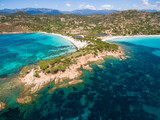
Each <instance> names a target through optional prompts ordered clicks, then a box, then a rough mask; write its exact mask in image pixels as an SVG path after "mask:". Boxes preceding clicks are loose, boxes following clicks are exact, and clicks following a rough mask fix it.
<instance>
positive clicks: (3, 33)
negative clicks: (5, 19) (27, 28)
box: [0, 32, 37, 35]
mask: <svg viewBox="0 0 160 120" xmlns="http://www.w3.org/2000/svg"><path fill="white" fill-rule="evenodd" d="M25 33H26V34H27V33H37V32H2V33H0V35H5V34H25Z"/></svg>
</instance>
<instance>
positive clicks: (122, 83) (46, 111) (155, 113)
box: [0, 38, 160, 120]
mask: <svg viewBox="0 0 160 120" xmlns="http://www.w3.org/2000/svg"><path fill="white" fill-rule="evenodd" d="M144 39H145V38H144ZM156 39H157V38H156ZM151 40H152V39H151ZM157 40H158V39H157ZM159 40H160V38H159ZM147 41H149V38H148V40H147ZM110 42H111V41H110ZM112 42H114V43H117V44H119V45H120V46H122V47H123V48H124V50H125V53H126V55H128V56H130V57H131V58H128V59H126V60H119V59H115V58H113V57H109V58H106V59H105V62H104V63H102V64H101V65H103V66H104V68H103V69H102V68H99V67H98V66H97V65H96V64H90V66H91V67H92V68H93V71H92V72H89V71H87V70H83V69H82V71H83V73H84V74H83V75H82V76H81V78H80V79H82V80H84V82H83V83H80V84H77V85H74V86H70V87H68V88H62V89H57V90H55V91H54V92H53V93H52V94H49V93H48V90H50V88H51V87H52V85H53V84H52V85H51V84H50V85H48V86H47V87H46V89H44V90H42V91H41V92H39V93H38V95H40V96H41V97H40V98H38V99H37V100H36V101H34V102H33V103H31V104H27V105H17V106H14V107H10V109H8V110H5V111H3V113H1V114H0V119H3V120H37V119H38V120H159V119H160V102H159V101H160V57H159V56H157V55H155V54H153V52H154V51H156V50H157V49H159V48H157V47H155V48H154V47H153V46H152V47H149V46H144V45H141V44H138V40H137V41H136V43H137V44H133V43H131V41H129V42H127V41H126V39H124V40H123V41H122V40H121V41H117V40H115V41H112ZM139 43H141V42H139ZM159 45H160V44H159Z"/></svg>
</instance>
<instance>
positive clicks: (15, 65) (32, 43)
mask: <svg viewBox="0 0 160 120" xmlns="http://www.w3.org/2000/svg"><path fill="white" fill-rule="evenodd" d="M73 51H75V47H74V46H73V45H72V44H71V43H70V42H68V41H67V40H65V39H63V38H61V37H58V36H53V35H51V34H41V33H32V34H10V35H8V34H7V35H0V78H4V77H8V76H9V75H12V74H14V73H16V72H18V71H19V70H20V69H21V68H22V67H23V66H25V65H29V64H33V63H37V62H38V61H39V60H47V59H52V58H55V57H56V56H60V55H64V54H66V53H71V52H73Z"/></svg>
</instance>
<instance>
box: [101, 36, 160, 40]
mask: <svg viewBox="0 0 160 120" xmlns="http://www.w3.org/2000/svg"><path fill="white" fill-rule="evenodd" d="M130 37H160V35H132V36H129V35H128V36H107V37H99V38H101V39H102V41H109V40H113V39H120V38H130Z"/></svg>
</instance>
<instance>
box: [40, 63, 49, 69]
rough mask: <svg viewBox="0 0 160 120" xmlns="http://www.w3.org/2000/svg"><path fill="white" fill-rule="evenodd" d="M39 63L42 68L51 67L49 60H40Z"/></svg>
mask: <svg viewBox="0 0 160 120" xmlns="http://www.w3.org/2000/svg"><path fill="white" fill-rule="evenodd" d="M38 65H39V67H40V68H41V69H42V70H46V69H47V68H48V67H49V64H48V62H46V61H40V62H39V63H38Z"/></svg>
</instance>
